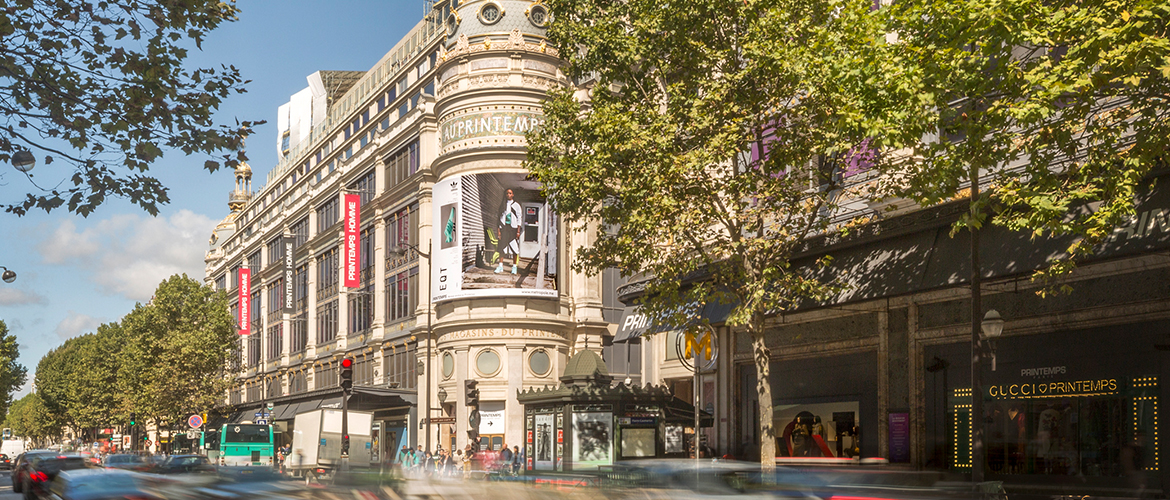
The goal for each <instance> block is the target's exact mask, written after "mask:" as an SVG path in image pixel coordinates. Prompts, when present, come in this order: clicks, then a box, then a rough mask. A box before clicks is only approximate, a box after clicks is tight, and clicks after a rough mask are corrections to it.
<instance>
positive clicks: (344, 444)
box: [341, 434, 349, 455]
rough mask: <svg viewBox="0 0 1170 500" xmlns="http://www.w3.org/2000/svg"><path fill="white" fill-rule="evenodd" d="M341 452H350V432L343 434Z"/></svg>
mask: <svg viewBox="0 0 1170 500" xmlns="http://www.w3.org/2000/svg"><path fill="white" fill-rule="evenodd" d="M341 454H342V455H348V454H349V434H346V435H344V436H341Z"/></svg>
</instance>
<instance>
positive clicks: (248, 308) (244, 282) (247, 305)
mask: <svg viewBox="0 0 1170 500" xmlns="http://www.w3.org/2000/svg"><path fill="white" fill-rule="evenodd" d="M239 291H240V297H239V300H240V302H239V304H238V306H239V307H237V309H238V310H239V311H240V317H239V318H237V319H239V320H240V335H248V334H250V333H252V332H251V330H249V328H251V324H252V301H251V300H250V299H251V298H252V270H250V269H240V286H239Z"/></svg>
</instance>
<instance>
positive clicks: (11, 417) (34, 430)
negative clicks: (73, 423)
mask: <svg viewBox="0 0 1170 500" xmlns="http://www.w3.org/2000/svg"><path fill="white" fill-rule="evenodd" d="M5 422H7V425H8V426H9V427H11V428H12V433H13V434H15V435H17V436H21V437H25V438H28V439H31V440H33V442H34V443H44V442H45V441H46V440H48V439H50V438H55V437H58V436H60V435H61V430H62V428H63V426H64V422H63V421H62V420H61V418H60V416H59V415H57V414H55V413H53V412H51V411H49V409H48V407H46V406H45V403H44V401H42V400H41V398H40V396H38V395H37V393H36V392H30V393H28V394H27V395H25V396H24V397H23V398H20V399H18V400H16V401H15V402H13V403H12V407H10V408H9V409H8V416H7V417H6V419H5Z"/></svg>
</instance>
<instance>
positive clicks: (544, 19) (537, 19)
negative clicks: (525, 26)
mask: <svg viewBox="0 0 1170 500" xmlns="http://www.w3.org/2000/svg"><path fill="white" fill-rule="evenodd" d="M528 20H529V21H532V24H535V25H537V26H540V27H541V28H543V27H544V25H545V24H546V23H548V11H547V10H545V8H544V6H542V5H534V6H532V8H531V9H530V10H529V11H528Z"/></svg>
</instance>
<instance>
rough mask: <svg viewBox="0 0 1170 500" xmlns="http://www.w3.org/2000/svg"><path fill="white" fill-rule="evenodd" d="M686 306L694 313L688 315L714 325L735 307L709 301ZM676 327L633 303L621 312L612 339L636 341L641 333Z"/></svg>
mask: <svg viewBox="0 0 1170 500" xmlns="http://www.w3.org/2000/svg"><path fill="white" fill-rule="evenodd" d="M688 307H691V308H693V309H694V310H695V312H694V314H690V315H689V316H691V317H694V318H696V319H699V320H706V321H707V323H708V324H712V325H716V324H719V323H723V322H725V321H727V317H728V316H730V315H731V310H732V309H734V308H735V304H732V303H726V304H725V303H721V302H709V303H707V304H704V305H702V306H700V305H699V304H692V305H690V306H688ZM683 326H686V325H683ZM677 329H678V327H676V326H674V325H669V324H663V323H661V322H658V321H655V319H654V318H651V317H649V316H648V315H646V314H643V313H642V306H641V305H633V306H629V307H627V308H626V310H625V312H624V313H623V314H622V319H621V323H620V324H618V331H617V333H616V334H614V336H613V341H614V342H637V341H638V340H639V339H641V337H642V336H643V335H648V334H651V333H659V332H668V331H671V330H677Z"/></svg>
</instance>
